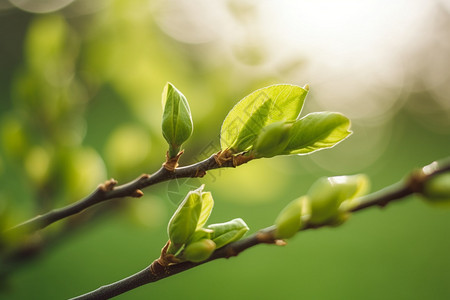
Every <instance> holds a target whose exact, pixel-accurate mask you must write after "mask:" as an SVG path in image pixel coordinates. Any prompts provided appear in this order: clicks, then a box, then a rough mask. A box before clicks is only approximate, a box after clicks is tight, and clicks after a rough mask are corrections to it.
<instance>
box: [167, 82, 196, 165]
mask: <svg viewBox="0 0 450 300" xmlns="http://www.w3.org/2000/svg"><path fill="white" fill-rule="evenodd" d="M162 103H163V108H164V112H163V118H162V133H163V136H164V138H165V139H166V141H167V143H168V144H169V157H170V158H173V157H176V155H177V154H178V152H179V151H180V149H181V145H182V144H183V143H184V142H185V141H186V140H187V139H188V138H189V137H190V136H191V134H192V130H193V122H192V116H191V110H190V108H189V104H188V102H187V99H186V97H185V96H184V95H183V94H182V93H181V92H180V91H179V90H177V88H175V86H173V85H172V84H171V83H167V84H166V86H165V87H164V91H163V94H162Z"/></svg>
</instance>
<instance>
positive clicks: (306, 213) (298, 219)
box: [275, 196, 311, 239]
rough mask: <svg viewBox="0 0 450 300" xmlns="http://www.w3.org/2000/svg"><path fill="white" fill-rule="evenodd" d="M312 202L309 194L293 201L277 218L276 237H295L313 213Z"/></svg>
mask: <svg viewBox="0 0 450 300" xmlns="http://www.w3.org/2000/svg"><path fill="white" fill-rule="evenodd" d="M310 205H311V204H310V202H309V199H308V197H307V196H302V197H300V198H297V199H295V200H293V201H291V202H290V203H289V204H288V205H287V206H286V207H285V208H284V209H283V210H282V211H281V212H280V214H279V215H278V217H277V219H276V220H275V227H276V230H275V237H276V238H277V239H288V238H291V237H293V236H294V235H295V234H296V233H297V232H298V231H299V230H300V229H301V228H302V226H303V223H304V222H305V221H307V220H308V219H309V217H310V214H311V207H310Z"/></svg>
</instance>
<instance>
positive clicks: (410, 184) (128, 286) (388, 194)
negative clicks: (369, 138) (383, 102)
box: [73, 162, 450, 299]
mask: <svg viewBox="0 0 450 300" xmlns="http://www.w3.org/2000/svg"><path fill="white" fill-rule="evenodd" d="M449 171H450V162H447V163H446V164H445V165H442V166H439V165H437V164H436V165H434V166H433V164H431V165H429V166H426V167H424V168H422V169H421V170H419V171H415V172H412V173H411V175H410V176H409V177H408V179H407V180H405V181H401V182H398V183H396V184H393V185H391V186H389V187H387V188H384V189H382V190H380V191H377V192H375V193H372V194H369V195H366V196H363V197H361V198H359V199H358V201H359V203H358V204H357V205H356V206H355V207H353V208H352V209H351V210H350V211H351V212H356V211H359V210H363V209H366V208H369V207H372V206H380V207H384V206H386V205H387V204H389V203H391V202H393V201H398V200H401V199H404V198H405V197H407V196H409V195H412V194H414V193H419V194H420V193H421V192H422V191H423V187H424V184H425V183H426V182H427V181H428V180H430V179H431V178H433V177H434V176H436V175H437V174H441V173H444V172H449ZM325 226H327V225H326V224H324V225H311V224H306V225H305V226H304V227H303V228H302V229H300V231H304V230H308V229H315V228H320V227H325ZM259 244H275V245H283V244H284V241H280V240H277V239H276V237H275V227H274V226H271V227H267V228H264V229H261V230H259V231H258V232H256V233H255V234H253V235H251V236H249V237H247V238H245V239H241V240H239V241H236V242H233V243H230V244H228V245H226V246H224V247H222V248H220V249H218V250H216V251H215V252H214V253H213V254H212V255H211V257H210V258H209V259H207V260H205V261H203V262H201V263H193V262H182V263H176V264H168V265H166V264H165V263H161V258H159V259H157V260H155V261H154V262H153V263H152V264H151V265H150V266H148V267H146V268H145V269H143V270H141V271H139V272H138V273H136V274H134V275H131V276H130V277H127V278H125V279H122V280H120V281H117V282H115V283H112V284H109V285H105V286H102V287H100V288H98V289H96V290H94V291H92V292H89V293H87V294H84V295H81V296H78V297H75V298H73V299H109V298H111V297H114V296H117V295H120V294H122V293H125V292H127V291H129V290H132V289H135V288H137V287H139V286H142V285H145V284H148V283H151V282H155V281H158V280H161V279H164V278H166V277H170V276H173V275H175V274H178V273H180V272H184V271H186V270H189V269H192V268H194V267H197V266H199V265H202V264H204V263H208V262H211V261H213V260H216V259H219V258H230V257H232V256H237V255H239V253H241V252H243V251H245V250H247V249H249V248H251V247H253V246H256V245H259ZM163 252H164V250H163Z"/></svg>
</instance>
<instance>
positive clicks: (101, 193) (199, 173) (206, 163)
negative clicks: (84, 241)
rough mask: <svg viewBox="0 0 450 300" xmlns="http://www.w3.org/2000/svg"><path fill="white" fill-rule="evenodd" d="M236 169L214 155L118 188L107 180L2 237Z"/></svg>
mask: <svg viewBox="0 0 450 300" xmlns="http://www.w3.org/2000/svg"><path fill="white" fill-rule="evenodd" d="M245 162H246V161H245ZM242 163H243V162H242ZM237 165H238V164H235V162H234V160H232V159H228V160H226V161H221V160H217V154H214V155H212V156H210V157H209V158H207V159H205V160H203V161H200V162H198V163H195V164H192V165H189V166H185V167H180V168H176V169H174V170H173V171H171V170H167V168H166V167H164V166H163V167H161V168H160V169H159V170H158V171H157V172H155V173H153V174H152V175H147V174H144V175H142V176H140V177H138V178H137V179H135V180H133V181H131V182H128V183H125V184H123V185H120V186H116V184H117V181H115V180H114V179H110V180H108V181H106V182H105V183H103V184H100V185H99V186H98V187H97V188H96V189H95V190H94V192H92V193H91V194H90V195H89V196H87V197H85V198H83V199H81V200H79V201H77V202H75V203H73V204H70V205H68V206H65V207H62V208H58V209H54V210H52V211H50V212H48V213H45V214H43V215H39V216H36V217H34V218H32V219H30V220H28V221H25V222H23V223H21V224H19V225H16V226H14V227H13V228H10V229H9V230H7V231H6V234H15V233H29V232H33V231H36V230H39V229H43V228H45V227H47V226H48V225H50V224H52V223H54V222H56V221H59V220H61V219H64V218H67V217H69V216H72V215H75V214H78V213H80V212H82V211H83V210H85V209H87V208H88V207H91V206H93V205H96V204H98V203H101V202H104V201H107V200H110V199H114V198H122V197H141V196H142V195H143V192H142V191H141V189H143V188H146V187H149V186H151V185H155V184H157V183H160V182H164V181H168V180H172V179H176V178H185V177H203V176H204V175H205V174H206V171H208V170H212V169H218V168H227V167H236V166H237Z"/></svg>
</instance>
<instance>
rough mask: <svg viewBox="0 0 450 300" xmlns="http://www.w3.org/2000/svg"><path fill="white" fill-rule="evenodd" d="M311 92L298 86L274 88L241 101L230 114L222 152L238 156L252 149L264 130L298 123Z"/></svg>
mask: <svg viewBox="0 0 450 300" xmlns="http://www.w3.org/2000/svg"><path fill="white" fill-rule="evenodd" d="M307 93H308V91H307V89H305V88H301V87H299V86H295V85H288V84H280V85H272V86H268V87H265V88H262V89H260V90H257V91H255V92H253V93H251V94H250V95H248V96H246V97H245V98H244V99H242V100H241V101H239V102H238V103H237V104H236V105H235V106H234V107H233V108H232V109H231V111H230V112H229V113H228V115H227V116H226V118H225V120H224V121H223V124H222V128H221V131H220V144H221V148H222V150H225V149H231V150H232V151H233V152H234V153H238V152H242V151H245V150H248V149H249V146H251V144H252V143H253V142H254V141H255V139H256V138H257V136H258V135H259V133H260V132H261V130H262V129H263V128H264V127H265V126H267V125H269V124H271V123H275V122H277V121H294V120H296V119H297V117H298V115H299V114H300V111H301V109H302V107H303V103H304V101H305V97H306V95H307Z"/></svg>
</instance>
